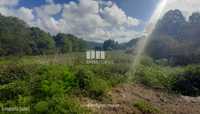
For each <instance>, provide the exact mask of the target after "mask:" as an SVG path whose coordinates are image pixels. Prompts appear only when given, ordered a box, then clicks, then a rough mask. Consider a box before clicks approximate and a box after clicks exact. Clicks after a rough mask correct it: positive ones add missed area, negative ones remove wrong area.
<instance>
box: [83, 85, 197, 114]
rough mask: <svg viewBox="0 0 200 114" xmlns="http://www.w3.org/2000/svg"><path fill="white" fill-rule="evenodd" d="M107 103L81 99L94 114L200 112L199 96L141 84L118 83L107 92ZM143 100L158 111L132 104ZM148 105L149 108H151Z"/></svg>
mask: <svg viewBox="0 0 200 114" xmlns="http://www.w3.org/2000/svg"><path fill="white" fill-rule="evenodd" d="M108 96H109V98H110V99H111V100H110V102H109V103H102V102H99V101H94V100H90V99H87V98H85V99H82V102H84V104H87V105H85V106H87V107H89V109H91V110H92V111H93V112H94V113H95V114H156V113H158V114H200V97H188V96H180V95H173V94H169V93H167V92H165V91H162V90H159V89H152V88H148V87H145V86H143V85H137V84H135V85H130V84H125V85H120V86H118V87H115V88H113V89H112V90H111V91H109V92H108ZM139 101H145V102H146V103H147V104H150V105H151V107H154V108H156V109H158V112H151V111H149V112H148V110H147V111H145V109H144V110H143V109H140V108H138V107H137V106H135V105H134V104H136V103H137V102H139ZM151 107H150V108H151Z"/></svg>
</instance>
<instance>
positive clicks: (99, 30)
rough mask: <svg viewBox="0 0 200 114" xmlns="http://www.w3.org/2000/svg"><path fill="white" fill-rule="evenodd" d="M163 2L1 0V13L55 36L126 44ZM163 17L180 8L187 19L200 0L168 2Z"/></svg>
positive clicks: (197, 6) (123, 0)
mask: <svg viewBox="0 0 200 114" xmlns="http://www.w3.org/2000/svg"><path fill="white" fill-rule="evenodd" d="M160 1H164V0H104V2H103V5H104V7H103V8H99V5H98V2H97V1H95V0H0V13H1V14H2V15H5V16H14V17H18V18H20V19H22V20H24V21H25V22H26V23H27V24H28V25H29V26H32V27H39V28H40V29H42V30H44V31H46V32H49V33H50V34H52V35H56V34H57V33H65V34H73V35H76V36H78V37H80V38H83V39H85V40H89V41H97V42H102V41H104V40H107V39H113V40H117V41H119V42H125V41H128V40H130V39H133V38H136V37H138V36H141V35H143V30H144V28H145V25H146V23H147V22H148V20H149V18H150V17H151V16H152V14H153V12H154V11H155V8H156V6H157V5H158V3H159V2H160ZM165 1H167V5H166V7H165V11H163V12H161V13H162V14H164V13H165V12H166V11H168V10H170V9H180V10H182V12H183V14H184V15H185V16H189V15H190V14H191V13H192V12H194V11H199V10H200V9H199V6H200V0H165Z"/></svg>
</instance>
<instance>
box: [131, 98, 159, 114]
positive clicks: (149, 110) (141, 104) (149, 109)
mask: <svg viewBox="0 0 200 114" xmlns="http://www.w3.org/2000/svg"><path fill="white" fill-rule="evenodd" d="M133 106H134V107H136V108H138V109H139V110H140V111H141V112H142V113H143V114H160V110H159V109H158V108H156V107H154V106H153V105H152V104H150V103H148V102H146V101H144V100H138V101H137V102H135V103H134V104H133Z"/></svg>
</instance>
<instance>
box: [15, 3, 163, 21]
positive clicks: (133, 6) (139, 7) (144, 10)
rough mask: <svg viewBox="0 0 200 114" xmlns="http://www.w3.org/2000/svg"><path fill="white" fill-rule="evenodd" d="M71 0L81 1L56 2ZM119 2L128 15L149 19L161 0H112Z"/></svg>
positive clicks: (22, 4) (36, 4)
mask: <svg viewBox="0 0 200 114" xmlns="http://www.w3.org/2000/svg"><path fill="white" fill-rule="evenodd" d="M70 1H75V2H79V0H54V2H55V3H60V4H64V3H69V2H70ZM112 1H113V2H115V3H117V5H118V6H119V7H120V8H122V9H123V10H124V11H125V12H126V14H127V15H129V16H132V17H135V18H138V19H141V20H143V21H148V19H149V17H150V16H151V14H152V12H153V10H154V9H155V6H156V5H157V3H158V1H159V0H112ZM43 4H46V1H45V0H21V1H20V2H19V6H18V7H21V6H24V7H28V8H33V7H35V6H41V5H43Z"/></svg>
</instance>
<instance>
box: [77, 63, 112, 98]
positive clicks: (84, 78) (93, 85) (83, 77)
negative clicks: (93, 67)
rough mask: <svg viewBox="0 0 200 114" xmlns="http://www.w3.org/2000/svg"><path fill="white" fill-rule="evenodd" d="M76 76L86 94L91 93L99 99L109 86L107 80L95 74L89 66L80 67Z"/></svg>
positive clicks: (90, 94) (79, 85)
mask: <svg viewBox="0 0 200 114" xmlns="http://www.w3.org/2000/svg"><path fill="white" fill-rule="evenodd" d="M75 76H76V81H77V82H78V87H79V89H80V91H81V92H82V93H83V94H85V95H89V96H90V97H91V98H94V99H99V97H102V96H103V95H104V94H105V92H106V90H108V88H109V84H108V82H107V81H105V80H104V79H103V78H100V77H99V76H98V75H95V74H94V73H93V72H92V71H90V70H89V68H87V67H85V68H82V67H81V68H78V69H77V72H76V74H75Z"/></svg>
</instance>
